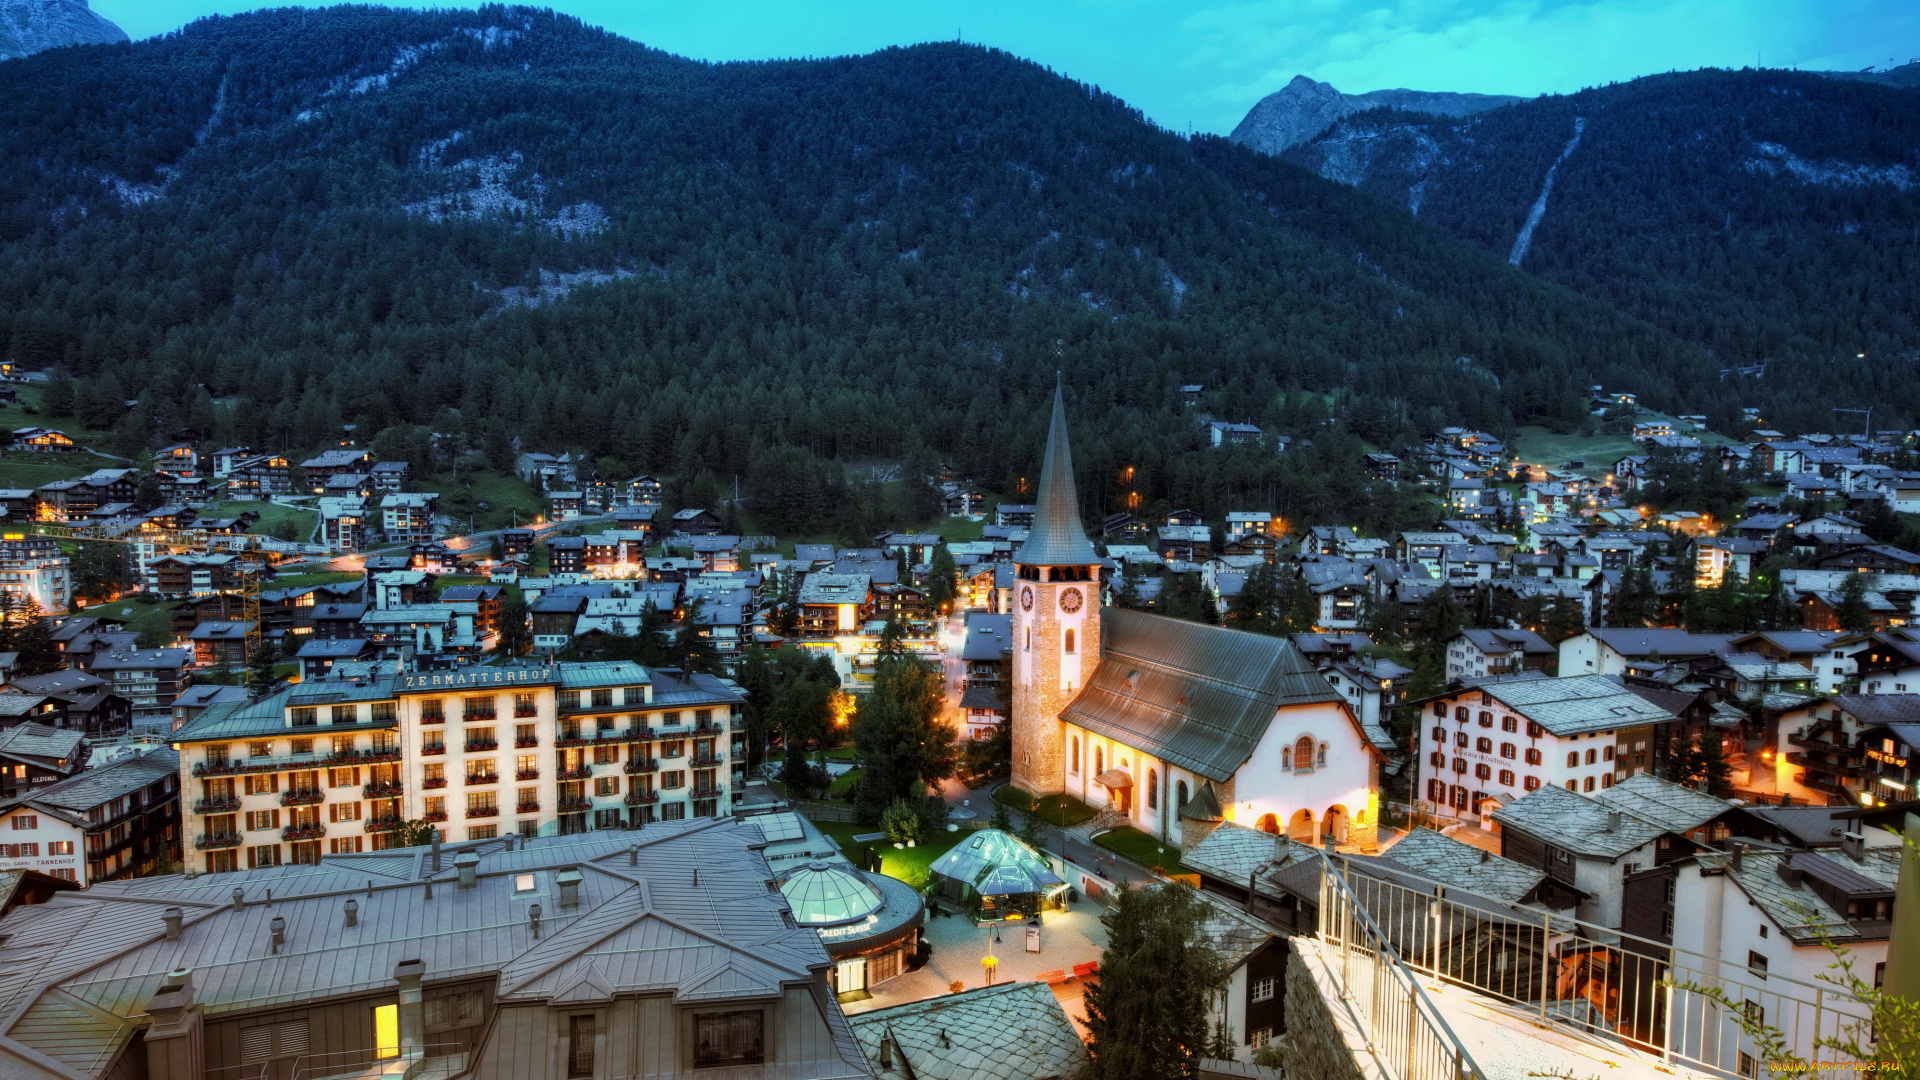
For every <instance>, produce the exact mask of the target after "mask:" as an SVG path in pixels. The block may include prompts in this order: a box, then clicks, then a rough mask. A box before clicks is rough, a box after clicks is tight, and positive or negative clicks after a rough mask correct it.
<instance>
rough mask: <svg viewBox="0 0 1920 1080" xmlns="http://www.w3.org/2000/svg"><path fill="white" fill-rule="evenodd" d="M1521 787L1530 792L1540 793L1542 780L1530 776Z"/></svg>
mask: <svg viewBox="0 0 1920 1080" xmlns="http://www.w3.org/2000/svg"><path fill="white" fill-rule="evenodd" d="M1520 786H1521V787H1523V788H1525V789H1526V790H1528V791H1539V790H1540V778H1539V777H1537V776H1529V777H1527V779H1526V781H1525V782H1524V783H1522V784H1521V785H1520Z"/></svg>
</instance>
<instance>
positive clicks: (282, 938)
mask: <svg viewBox="0 0 1920 1080" xmlns="http://www.w3.org/2000/svg"><path fill="white" fill-rule="evenodd" d="M267 932H268V933H270V934H271V935H272V936H273V951H274V952H275V953H278V952H279V951H280V946H282V945H285V944H286V943H287V920H285V919H283V918H281V917H280V916H278V915H275V916H274V917H273V921H272V922H270V923H268V924H267Z"/></svg>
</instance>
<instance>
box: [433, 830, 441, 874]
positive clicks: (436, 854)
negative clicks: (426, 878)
mask: <svg viewBox="0 0 1920 1080" xmlns="http://www.w3.org/2000/svg"><path fill="white" fill-rule="evenodd" d="M431 831H432V833H433V872H434V873H436V874H437V873H439V872H440V830H439V829H432V830H431Z"/></svg>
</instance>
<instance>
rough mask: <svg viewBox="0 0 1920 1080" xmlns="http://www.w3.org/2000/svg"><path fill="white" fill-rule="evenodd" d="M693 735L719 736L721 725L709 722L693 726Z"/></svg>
mask: <svg viewBox="0 0 1920 1080" xmlns="http://www.w3.org/2000/svg"><path fill="white" fill-rule="evenodd" d="M693 733H694V734H695V735H718V734H720V725H719V724H716V723H713V722H712V721H707V722H706V723H703V724H695V725H693Z"/></svg>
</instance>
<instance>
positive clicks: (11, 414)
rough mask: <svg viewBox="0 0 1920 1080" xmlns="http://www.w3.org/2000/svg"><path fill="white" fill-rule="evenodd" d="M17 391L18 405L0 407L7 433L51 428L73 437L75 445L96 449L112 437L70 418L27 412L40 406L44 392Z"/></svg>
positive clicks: (34, 389)
mask: <svg viewBox="0 0 1920 1080" xmlns="http://www.w3.org/2000/svg"><path fill="white" fill-rule="evenodd" d="M19 390H20V404H18V405H0V425H5V427H6V429H7V430H8V431H14V430H17V429H19V428H23V427H43V428H52V429H53V430H55V431H64V432H66V433H67V434H69V435H71V436H73V441H75V442H77V443H83V444H86V445H90V446H96V447H100V446H104V445H105V444H106V442H107V441H108V440H109V439H111V438H112V437H113V433H112V432H107V431H92V430H89V429H88V428H87V427H86V425H84V424H82V423H81V422H80V421H78V420H76V419H74V418H73V417H70V416H69V417H66V418H64V419H55V418H54V417H51V416H48V415H47V414H45V413H42V412H37V411H36V412H28V411H27V406H35V407H38V406H39V405H40V403H41V395H42V394H43V393H45V391H44V390H42V389H41V388H40V387H38V386H21V387H19Z"/></svg>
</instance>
